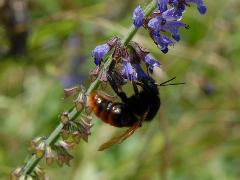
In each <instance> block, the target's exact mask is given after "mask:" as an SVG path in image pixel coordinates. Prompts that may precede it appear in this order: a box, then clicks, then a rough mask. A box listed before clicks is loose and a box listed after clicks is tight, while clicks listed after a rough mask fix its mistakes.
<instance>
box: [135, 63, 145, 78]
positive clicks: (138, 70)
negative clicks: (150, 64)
mask: <svg viewBox="0 0 240 180" xmlns="http://www.w3.org/2000/svg"><path fill="white" fill-rule="evenodd" d="M134 69H135V71H136V73H135V79H137V80H139V79H142V78H144V77H146V76H147V74H146V73H145V72H144V71H143V69H142V67H141V65H140V64H134Z"/></svg>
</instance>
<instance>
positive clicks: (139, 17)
mask: <svg viewBox="0 0 240 180" xmlns="http://www.w3.org/2000/svg"><path fill="white" fill-rule="evenodd" d="M143 17H144V12H143V10H142V8H141V7H140V6H137V7H136V8H135V10H134V12H133V24H134V26H135V27H136V28H140V27H141V26H142V24H143Z"/></svg>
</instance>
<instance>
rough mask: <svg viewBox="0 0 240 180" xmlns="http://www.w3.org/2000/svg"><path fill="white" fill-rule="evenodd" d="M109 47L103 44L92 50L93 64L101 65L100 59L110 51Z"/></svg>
mask: <svg viewBox="0 0 240 180" xmlns="http://www.w3.org/2000/svg"><path fill="white" fill-rule="evenodd" d="M110 49H111V47H110V46H109V45H108V44H107V43H105V44H102V45H98V46H97V47H95V49H94V50H93V57H94V63H95V64H96V65H97V66H99V65H100V64H101V61H102V58H103V57H104V56H105V55H106V54H107V53H108V52H109V51H110Z"/></svg>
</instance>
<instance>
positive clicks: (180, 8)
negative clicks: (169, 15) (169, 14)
mask: <svg viewBox="0 0 240 180" xmlns="http://www.w3.org/2000/svg"><path fill="white" fill-rule="evenodd" d="M191 3H194V4H196V5H197V9H198V11H199V13H200V14H205V13H206V11H207V8H206V6H205V5H204V3H203V0H169V4H171V5H172V6H173V7H174V9H175V13H176V14H177V13H178V14H179V15H181V14H182V13H183V12H184V11H185V9H186V6H189V5H190V4H191Z"/></svg>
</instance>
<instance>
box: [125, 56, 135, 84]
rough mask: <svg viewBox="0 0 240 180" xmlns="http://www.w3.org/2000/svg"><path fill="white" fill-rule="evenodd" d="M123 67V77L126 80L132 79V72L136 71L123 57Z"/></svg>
mask: <svg viewBox="0 0 240 180" xmlns="http://www.w3.org/2000/svg"><path fill="white" fill-rule="evenodd" d="M123 67H124V68H123V69H122V74H123V77H124V79H126V80H130V81H131V80H133V77H134V74H135V73H136V72H135V70H134V69H133V67H132V65H131V63H130V62H129V61H128V60H126V59H124V60H123Z"/></svg>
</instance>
